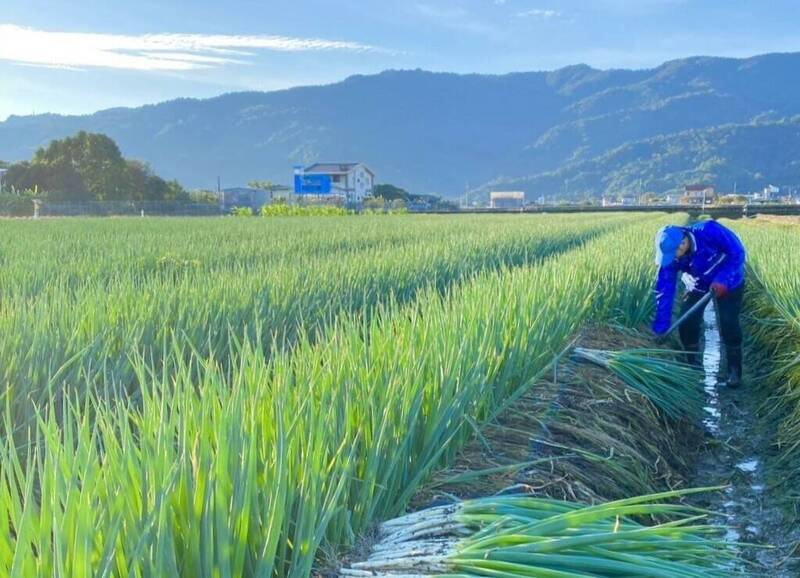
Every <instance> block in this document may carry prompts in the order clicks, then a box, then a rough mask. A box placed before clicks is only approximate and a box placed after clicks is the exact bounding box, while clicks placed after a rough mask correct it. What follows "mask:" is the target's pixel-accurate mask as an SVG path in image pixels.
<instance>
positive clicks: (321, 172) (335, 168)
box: [302, 163, 375, 203]
mask: <svg viewBox="0 0 800 578" xmlns="http://www.w3.org/2000/svg"><path fill="white" fill-rule="evenodd" d="M302 177H304V178H308V177H311V178H312V179H314V178H317V179H323V180H324V181H326V182H330V191H329V192H330V194H332V195H336V196H340V197H343V198H344V199H345V200H347V201H348V202H355V203H360V202H361V201H363V200H364V198H366V197H370V196H372V189H373V187H374V186H375V173H373V172H372V170H370V168H369V167H368V166H367V165H365V164H364V163H314V164H313V165H309V166H307V167H305V168H304V169H303V170H302Z"/></svg>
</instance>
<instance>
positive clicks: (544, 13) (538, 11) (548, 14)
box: [517, 8, 561, 20]
mask: <svg viewBox="0 0 800 578" xmlns="http://www.w3.org/2000/svg"><path fill="white" fill-rule="evenodd" d="M559 16H561V12H559V11H558V10H544V9H542V8H532V9H530V10H523V11H521V12H517V17H519V18H536V19H538V20H550V19H551V18H558V17H559Z"/></svg>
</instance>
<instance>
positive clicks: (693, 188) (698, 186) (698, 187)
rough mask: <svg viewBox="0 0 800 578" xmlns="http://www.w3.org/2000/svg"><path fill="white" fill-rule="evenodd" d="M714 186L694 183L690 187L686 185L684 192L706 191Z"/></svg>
mask: <svg viewBox="0 0 800 578" xmlns="http://www.w3.org/2000/svg"><path fill="white" fill-rule="evenodd" d="M713 188H714V185H709V184H706V183H694V184H691V185H686V186H685V187H684V190H686V191H705V190H706V189H713Z"/></svg>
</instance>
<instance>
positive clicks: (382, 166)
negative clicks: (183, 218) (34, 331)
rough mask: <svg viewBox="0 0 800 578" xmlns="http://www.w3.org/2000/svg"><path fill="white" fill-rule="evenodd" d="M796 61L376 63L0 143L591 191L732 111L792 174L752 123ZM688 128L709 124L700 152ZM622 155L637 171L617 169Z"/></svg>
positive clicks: (534, 191) (765, 114) (29, 121)
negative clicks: (647, 153) (638, 66)
mask: <svg viewBox="0 0 800 578" xmlns="http://www.w3.org/2000/svg"><path fill="white" fill-rule="evenodd" d="M797 70H800V54H772V55H764V56H758V57H753V58H749V59H744V60H737V59H729V58H708V57H698V58H689V59H684V60H677V61H672V62H668V63H665V64H664V65H662V66H660V67H657V68H654V69H651V70H634V71H631V70H596V69H593V68H591V67H589V66H586V65H576V66H570V67H566V68H563V69H560V70H556V71H551V72H523V73H514V74H507V75H478V74H470V75H457V74H451V73H432V72H424V71H419V70H414V71H386V72H383V73H381V74H377V75H371V76H362V75H359V76H353V77H350V78H347V79H345V80H344V81H342V82H339V83H336V84H331V85H326V86H313V87H298V88H293V89H288V90H282V91H276V92H269V93H260V92H241V93H231V94H227V95H222V96H219V97H215V98H211V99H202V100H200V99H178V100H173V101H168V102H164V103H160V104H156V105H148V106H143V107H139V108H133V109H128V108H114V109H108V110H104V111H100V112H98V113H95V114H92V115H86V116H59V115H37V116H32V117H17V116H15V117H10V118H9V119H8V120H7V121H6V122H3V123H0V159H3V160H22V159H26V158H29V157H30V156H32V154H33V152H34V151H35V150H36V148H38V147H39V146H42V145H44V144H46V143H47V142H48V141H49V140H51V139H53V138H61V137H65V136H68V135H71V134H74V133H75V132H77V131H78V130H87V131H94V132H103V133H106V134H108V135H109V136H111V137H112V138H113V139H115V140H116V141H117V142H118V143H119V145H120V148H121V149H122V151H123V153H124V154H125V155H126V156H128V157H134V158H139V159H142V160H145V161H147V162H149V163H150V164H151V165H152V166H153V168H154V170H155V171H156V172H158V173H159V174H161V175H163V176H164V177H166V178H177V179H178V180H180V181H181V182H182V183H184V184H185V185H186V186H188V187H200V186H205V187H213V186H215V184H216V177H217V176H218V175H219V176H221V178H222V183H223V186H226V185H228V186H232V185H238V184H243V183H245V182H247V181H248V180H251V179H271V180H274V181H277V182H287V181H288V180H289V179H290V175H291V167H292V165H293V164H296V163H306V162H312V161H317V160H359V161H364V162H366V163H368V164H369V165H370V166H371V167H372V168H373V169H374V170H375V172H376V173H377V175H378V180H379V181H382V182H392V183H395V184H397V185H400V186H403V187H404V188H407V189H408V190H411V191H413V192H419V193H426V192H438V193H443V194H448V195H458V194H460V193H462V192H463V191H464V190H465V188H467V187H469V188H470V189H474V188H476V187H481V186H482V185H483V184H484V183H507V184H508V185H509V186H511V185H513V186H517V187H525V188H526V190H528V192H529V193H530V194H531V195H532V196H533V195H537V196H538V195H539V194H552V193H557V192H562V191H561V189H563V188H564V187H563V184H562V186H561V187H560V188H559V189H558V190H552V184H551V183H552V182H553V175H556V174H560V172H561V171H563V174H565V175H568V176H567V180H569V179H571V178H572V179H575V181H574V187H570V186H569V184H568V187H567V188H568V192H570V193H571V194H574V195H580V194H584V193H587V194H595V195H596V194H600V192H606V191H607V190H608V187H609V186H613V187H623V188H630V186H631V182H628V181H627V180H626V179H627V178H629V177H630V178H632V179H634V180H636V181H638V180H639V179H642V180H646V181H647V182H645V183H644V184H643V186H644V188H647V189H654V190H659V188H660V187H662V186H667V184H669V186H670V187H673V186H679V185H680V183H678V180H679V177H678V176H676V175H680V174H687V175H688V174H695V173H698V172H702V170H701V169H700V168H699V167H700V165H702V164H703V163H705V164H706V167H707V166H708V160H707V159H708V158H711V157H713V156H715V153H714V149H715V148H719V150H718V151H717V152H718V153H719V154H720V155H723V156H724V152H725V151H724V150H723V149H724V147H723V145H722V144H721V143H716V142H715V140H714V136H713V135H714V134H716V133H714V131H715V130H718V129H719V130H725V129H724V127H726V126H729V125H737V126H752V127H754V128H755V129H756V130H751V131H749V132H747V134H748V138H753V139H759V141H760V142H762V145H763V146H760V147H750V149H748V150H750V151H751V153H752V154H753V155H754V157H753V158H748V159H746V161H747V162H746V164H747V166H748V167H750V169H748V170H749V171H750V172H751V173H753V174H755V173H756V172H758V173H761V174H765V175H766V176H764V178H771V179H772V180H774V181H778V180H779V177H780V178H786V179H791V180H790V181H788V182H798V183H800V174H796V173H795V172H792V171H795V170H796V169H794V168H791V167H790V168H789V170H788V172H787V171H786V170H782V171H781V175H777V174H775V173H770V174H766V168H765V169H764V170H757V169H756V168H757V167H759V166H761V165H763V166H764V167H767V166H774V163H772V162H771V160H770V157H771V156H774V155H772V151H771V150H770V148H771V145H770V143H769V142H767V141H763V139H764V138H767V137H768V136H770V137H775V136H776V133H774V132H771V131H770V130H764V129H765V127H767V126H770V125H774V124H776V123H778V121H779V120H780V119H784V118H790V117H792V116H794V115H797V114H800V99H798V98H797V97H796V93H797V90H796V89H797V86H798V85H799V84H800V81H798V80H796V71H797ZM753 123H756V124H753ZM759 127H760V129H759ZM697 131H699V132H700V133H702V132H705V131H710V132H709V135H710V136H709V137H708V138H707V139H706V140H705V141H703V142H704V144H703V147H702V152H700V149H698V146H697V136H696V133H697ZM720 134H722V133H720ZM692 135H694V136H692ZM781 135H782V137H786V138H789V135H790V133H786V134H784V133H781ZM663 138H666V139H667V140H666V141H664V142H667V141H668V142H669V147H671V150H672V149H675V147H678V148H683V149H684V154H676V155H671V157H670V158H671V159H672V160H671V162H673V163H678V164H680V163H683V164H682V165H680V167H678V165H675V166H672V165H670V167H669V172H668V173H663V174H661V173H657V170H659V167H660V166H661V165H659V164H658V163H651V164H648V163H646V162H645V160H643V157H642V155H641V154H640V153H638V152H636V151H640V150H653V151H656V150H660V149H659V145H657V144H655V143H657V142H660V141H659V140H658V139H663ZM642 143H649V144H647V145H643V144H642ZM643 146H644V148H641V147H643ZM783 146H786V143H784V145H783ZM791 147H794V144H792V145H791ZM791 147H790V148H791ZM696 155H699V157H698V156H696ZM718 156H719V155H718ZM778 156H781V155H780V154H779V155H778ZM587 163H588V164H587ZM622 166H626V167H627V169H625V170H624V171H622V172H620V170H621V168H620V167H622ZM719 166H720V167H722V166H727V165H725V164H723V165H719ZM792 166H794V165H792ZM587 167H592V168H591V170H589V169H588V168H587ZM636 167H638V168H639V169H641V170H642V171H643V172H642V174H641V175H638V176H637V175H635V174H632V173H631V171H634V170H635V169H636ZM645 169H646V170H645ZM678 169H680V170H678ZM663 170H665V171H666V170H667V167H664V169H663ZM575 171H579V173H575ZM612 173H614V174H616V176H615V177H613V178H610V177H609V176H608V175H610V174H612ZM577 174H581V175H584V176H581V177H580V178H577V177H576V175H577ZM590 174H592V175H595V176H594V177H589V176H588V175H590ZM709 174H710V175H714V174H716V173H714V172H713V171H711V172H710V173H709ZM569 175H572V176H569ZM604 175H605V176H604ZM623 175H624V178H623ZM773 175H774V176H773ZM726 177H727V175H724V174H723V173H722V172H720V173H719V178H726ZM676 183H677V184H676ZM637 186H639V185H638V184H637Z"/></svg>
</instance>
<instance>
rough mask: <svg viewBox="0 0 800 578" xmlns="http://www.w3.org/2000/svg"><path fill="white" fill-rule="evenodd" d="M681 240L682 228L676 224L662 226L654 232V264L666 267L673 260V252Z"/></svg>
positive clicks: (675, 251)
mask: <svg viewBox="0 0 800 578" xmlns="http://www.w3.org/2000/svg"><path fill="white" fill-rule="evenodd" d="M681 241H683V229H682V228H681V227H678V226H676V225H667V226H666V227H662V228H661V230H660V231H659V232H658V233H656V265H658V266H659V267H666V266H668V265H670V264H671V263H672V262H673V261H674V260H675V253H677V251H678V247H679V246H680V244H681Z"/></svg>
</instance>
